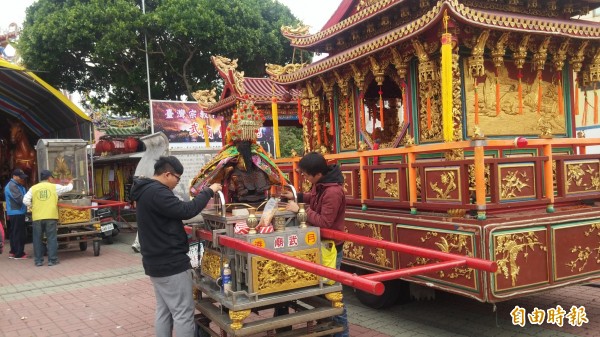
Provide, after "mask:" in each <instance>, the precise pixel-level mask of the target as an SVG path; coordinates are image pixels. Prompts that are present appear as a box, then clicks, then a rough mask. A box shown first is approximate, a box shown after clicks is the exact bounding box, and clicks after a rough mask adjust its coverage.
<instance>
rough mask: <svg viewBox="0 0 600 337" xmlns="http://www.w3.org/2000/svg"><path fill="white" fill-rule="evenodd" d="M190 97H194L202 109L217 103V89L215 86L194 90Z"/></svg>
mask: <svg viewBox="0 0 600 337" xmlns="http://www.w3.org/2000/svg"><path fill="white" fill-rule="evenodd" d="M192 97H194V99H195V100H196V101H197V102H198V105H200V106H201V107H202V108H204V109H206V108H208V107H210V106H211V105H213V104H215V103H217V100H216V99H215V97H217V91H216V89H215V88H212V89H209V90H197V91H194V92H193V93H192Z"/></svg>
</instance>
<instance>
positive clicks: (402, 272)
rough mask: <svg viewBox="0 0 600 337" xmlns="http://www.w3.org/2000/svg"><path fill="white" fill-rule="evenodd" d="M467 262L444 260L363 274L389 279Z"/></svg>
mask: <svg viewBox="0 0 600 337" xmlns="http://www.w3.org/2000/svg"><path fill="white" fill-rule="evenodd" d="M465 264H466V261H465V260H456V261H444V262H435V263H429V264H425V265H422V266H415V267H410V268H404V269H399V270H389V271H382V272H378V273H374V274H368V275H362V276H363V277H364V278H366V279H369V280H373V281H382V282H383V281H388V280H395V279H398V278H401V277H409V276H413V275H423V274H429V273H433V272H436V271H440V270H445V269H450V268H456V267H461V266H464V265H465Z"/></svg>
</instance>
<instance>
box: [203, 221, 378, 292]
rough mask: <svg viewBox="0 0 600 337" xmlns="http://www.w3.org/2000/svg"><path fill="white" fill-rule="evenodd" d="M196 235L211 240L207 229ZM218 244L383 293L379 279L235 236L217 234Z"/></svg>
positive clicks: (353, 286)
mask: <svg viewBox="0 0 600 337" xmlns="http://www.w3.org/2000/svg"><path fill="white" fill-rule="evenodd" d="M196 236H197V237H199V238H201V239H204V240H209V241H212V240H213V236H212V233H211V232H209V231H207V230H203V229H199V230H197V231H196ZM218 244H219V245H222V246H225V247H229V248H232V249H235V250H238V251H241V252H245V253H251V254H255V255H258V256H262V257H264V258H267V259H271V260H274V261H277V262H280V263H283V264H286V265H288V266H292V267H295V268H298V269H300V270H304V271H307V272H309V273H313V274H316V275H319V276H322V277H326V278H328V279H330V280H335V281H338V282H340V283H342V284H345V285H347V286H350V287H352V288H356V289H359V290H362V291H365V292H368V293H371V294H374V295H381V294H383V291H384V289H385V286H384V285H383V283H381V282H379V281H374V280H368V279H366V278H364V277H361V276H357V275H354V274H350V273H347V272H345V271H341V270H337V269H334V268H329V267H325V266H322V265H320V264H316V263H313V262H309V261H305V260H301V259H299V258H296V257H292V256H289V255H285V254H282V253H278V252H275V251H272V250H268V249H265V248H260V247H257V246H254V245H252V244H250V243H248V242H245V241H242V240H239V239H235V238H232V237H229V236H226V235H219V236H218Z"/></svg>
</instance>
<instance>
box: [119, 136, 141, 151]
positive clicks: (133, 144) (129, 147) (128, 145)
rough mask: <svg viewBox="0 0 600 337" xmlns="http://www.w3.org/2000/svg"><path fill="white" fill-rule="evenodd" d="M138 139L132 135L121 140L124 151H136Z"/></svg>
mask: <svg viewBox="0 0 600 337" xmlns="http://www.w3.org/2000/svg"><path fill="white" fill-rule="evenodd" d="M138 144H139V142H138V140H137V139H135V138H133V137H128V138H127V139H125V142H123V145H124V150H125V153H133V152H136V151H137V148H138Z"/></svg>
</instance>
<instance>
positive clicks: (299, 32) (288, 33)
mask: <svg viewBox="0 0 600 337" xmlns="http://www.w3.org/2000/svg"><path fill="white" fill-rule="evenodd" d="M309 29H310V26H309V25H305V24H302V23H298V24H297V25H296V26H295V27H292V26H281V34H283V36H285V37H287V38H295V37H299V36H307V35H310V34H309V32H308V30H309Z"/></svg>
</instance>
